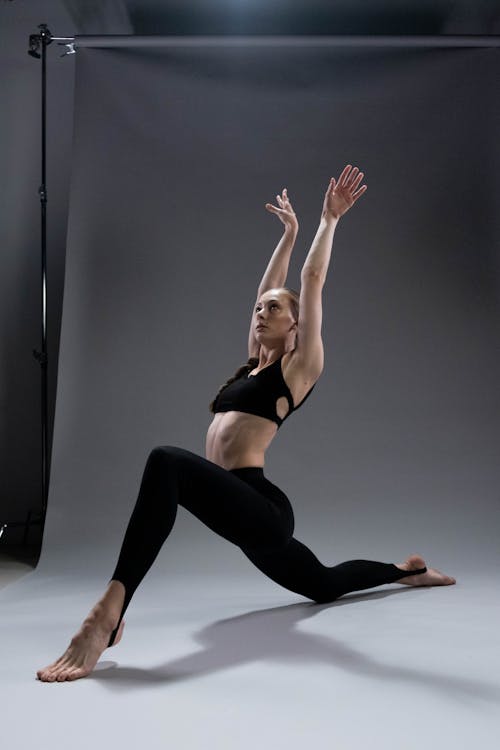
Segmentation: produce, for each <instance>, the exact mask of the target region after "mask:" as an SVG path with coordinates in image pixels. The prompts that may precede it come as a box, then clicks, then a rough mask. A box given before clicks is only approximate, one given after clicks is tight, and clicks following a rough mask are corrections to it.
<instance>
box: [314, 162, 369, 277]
mask: <svg viewBox="0 0 500 750" xmlns="http://www.w3.org/2000/svg"><path fill="white" fill-rule="evenodd" d="M351 169H352V172H351ZM358 172H359V169H358V168H357V167H354V169H353V168H352V167H351V165H350V164H348V165H347V166H346V167H345V169H344V171H343V172H342V174H341V175H340V177H339V181H338V182H337V183H336V182H335V179H334V178H333V177H332V179H331V180H330V184H329V185H328V189H327V191H326V194H325V199H324V201H323V210H322V212H321V220H320V223H319V227H318V231H317V232H316V236H315V237H314V240H313V243H312V245H311V249H310V250H309V252H308V254H307V257H306V259H305V262H304V266H303V268H302V273H301V277H302V278H303V277H304V276H307V275H309V274H312V275H313V276H317V277H319V278H320V279H321V280H322V281H323V283H324V282H325V279H326V274H327V271H328V265H329V263H330V255H331V252H332V244H333V235H334V233H335V229H336V227H337V224H338V221H339V219H340V217H341V216H342V215H343V214H345V213H346V211H348V210H349V209H350V208H351V206H352V205H353V204H354V203H355V202H356V201H357V200H358V198H360V197H361V196H362V195H363V193H364V192H365V190H366V189H367V185H363V186H362V187H360V188H359V189H358V186H359V184H360V182H361V181H362V179H363V176H364V175H363V172H359V174H358Z"/></svg>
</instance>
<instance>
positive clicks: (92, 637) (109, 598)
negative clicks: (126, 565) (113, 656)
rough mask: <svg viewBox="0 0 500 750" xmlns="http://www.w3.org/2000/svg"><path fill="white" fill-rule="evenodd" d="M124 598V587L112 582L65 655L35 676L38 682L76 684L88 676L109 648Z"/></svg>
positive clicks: (117, 637) (121, 626)
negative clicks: (74, 681)
mask: <svg viewBox="0 0 500 750" xmlns="http://www.w3.org/2000/svg"><path fill="white" fill-rule="evenodd" d="M120 587H121V590H120ZM124 596H125V587H124V586H123V584H122V583H120V582H119V581H112V582H111V583H110V585H109V587H108V591H107V592H106V594H105V595H104V596H103V597H102V599H101V600H100V601H99V602H98V603H97V604H96V605H95V606H94V608H93V609H92V611H91V612H90V614H89V615H88V617H86V618H85V620H84V622H83V624H82V626H81V628H80V630H79V631H78V633H76V635H74V636H73V638H72V639H71V642H70V644H69V646H68V648H67V649H66V651H65V652H64V654H63V655H62V656H60V657H59V659H57V661H55V662H54V663H53V664H50V665H49V666H47V667H44V668H43V669H39V670H38V672H37V673H36V674H37V677H38V679H39V680H42V681H43V682H64V681H65V680H78V679H79V678H80V677H86V676H87V675H88V674H90V672H92V670H93V669H94V667H95V665H96V664H97V661H98V659H99V657H100V655H101V654H102V652H103V651H104V650H105V649H106V648H107V646H108V642H109V638H110V636H111V633H112V631H113V630H114V629H115V627H116V623H117V622H118V619H119V617H120V612H121V606H122V604H123V601H124ZM120 599H121V604H120ZM124 625H125V620H122V621H121V623H120V627H119V629H118V632H117V634H116V639H115V642H114V643H113V646H116V645H117V644H118V643H119V642H120V640H121V637H122V634H123V627H124Z"/></svg>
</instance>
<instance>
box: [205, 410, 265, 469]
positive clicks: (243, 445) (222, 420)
mask: <svg viewBox="0 0 500 750" xmlns="http://www.w3.org/2000/svg"><path fill="white" fill-rule="evenodd" d="M277 431H278V425H277V424H276V423H275V422H272V421H271V420H270V419H266V418H265V417H257V416H256V415H255V414H245V413H243V412H241V411H226V412H219V413H218V414H215V415H214V418H213V420H212V422H211V424H210V427H209V428H208V432H207V438H206V447H205V455H206V458H207V459H208V460H209V461H213V463H215V464H218V465H219V466H222V468H223V469H227V470H228V471H229V470H230V469H240V468H242V467H244V466H261V467H263V466H264V463H265V453H266V450H267V449H268V447H269V445H270V443H271V441H272V439H273V437H274V436H275V435H276V432H277Z"/></svg>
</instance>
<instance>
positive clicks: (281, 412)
mask: <svg viewBox="0 0 500 750" xmlns="http://www.w3.org/2000/svg"><path fill="white" fill-rule="evenodd" d="M289 411H290V404H289V403H288V399H287V398H285V396H280V397H279V399H278V400H277V401H276V414H277V415H278V417H279V418H280V419H284V418H285V417H286V415H287V414H288V412H289Z"/></svg>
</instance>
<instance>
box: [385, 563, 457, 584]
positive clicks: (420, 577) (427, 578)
mask: <svg viewBox="0 0 500 750" xmlns="http://www.w3.org/2000/svg"><path fill="white" fill-rule="evenodd" d="M425 567H427V566H426V564H425V560H424V558H423V557H421V555H410V556H409V557H407V558H406V560H405V561H404V563H401V564H400V565H396V568H399V569H400V570H407V571H408V574H409V575H407V576H405V577H404V578H399V579H398V580H397V581H394V583H404V584H405V585H406V586H451V585H452V584H453V583H456V582H457V581H456V579H455V578H452V577H451V576H447V575H446V574H445V573H441V571H439V570H436V569H435V568H427V573H418V574H417V575H414V576H412V575H411V571H412V570H419V569H420V568H425Z"/></svg>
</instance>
